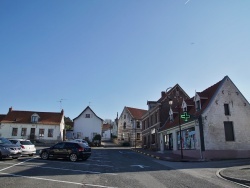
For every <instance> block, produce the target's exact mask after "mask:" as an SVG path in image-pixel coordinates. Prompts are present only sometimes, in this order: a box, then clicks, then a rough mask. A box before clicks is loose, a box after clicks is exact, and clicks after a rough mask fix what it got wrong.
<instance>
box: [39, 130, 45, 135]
mask: <svg viewBox="0 0 250 188" xmlns="http://www.w3.org/2000/svg"><path fill="white" fill-rule="evenodd" d="M39 137H44V129H39Z"/></svg>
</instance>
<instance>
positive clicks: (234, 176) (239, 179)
mask: <svg viewBox="0 0 250 188" xmlns="http://www.w3.org/2000/svg"><path fill="white" fill-rule="evenodd" d="M131 150H133V151H135V152H138V153H141V154H144V155H147V156H150V157H153V158H155V159H159V160H164V161H170V162H205V161H207V160H202V159H194V158H189V157H186V156H185V157H184V158H183V159H181V157H180V155H176V154H173V153H172V152H171V151H170V152H168V151H165V152H159V151H151V150H147V149H142V148H131ZM218 176H219V177H222V178H224V179H227V180H229V181H232V182H234V183H238V184H241V185H242V184H243V185H244V186H245V187H249V188H250V164H249V165H243V166H235V167H229V168H224V169H221V170H220V171H219V172H218Z"/></svg>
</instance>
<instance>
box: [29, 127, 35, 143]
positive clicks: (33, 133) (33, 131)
mask: <svg viewBox="0 0 250 188" xmlns="http://www.w3.org/2000/svg"><path fill="white" fill-rule="evenodd" d="M35 132H36V128H31V129H30V140H32V141H34V140H35Z"/></svg>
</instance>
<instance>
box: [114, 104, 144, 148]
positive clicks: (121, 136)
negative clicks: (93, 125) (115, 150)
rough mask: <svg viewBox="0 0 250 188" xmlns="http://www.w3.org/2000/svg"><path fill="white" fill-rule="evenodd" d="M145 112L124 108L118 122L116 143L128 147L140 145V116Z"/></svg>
mask: <svg viewBox="0 0 250 188" xmlns="http://www.w3.org/2000/svg"><path fill="white" fill-rule="evenodd" d="M146 112H147V111H146V110H143V109H138V108H131V107H126V106H125V107H124V109H123V111H122V113H121V115H120V117H119V120H118V143H120V144H124V143H127V144H129V145H130V146H134V147H136V146H141V144H142V134H141V131H142V121H141V120H142V119H141V118H142V116H143V115H144V114H145V113H146Z"/></svg>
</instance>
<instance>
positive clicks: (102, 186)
mask: <svg viewBox="0 0 250 188" xmlns="http://www.w3.org/2000/svg"><path fill="white" fill-rule="evenodd" d="M0 174H4V175H11V176H14V177H22V178H28V179H35V180H43V181H52V182H58V183H67V184H73V185H83V186H90V187H101V188H116V187H111V186H104V185H94V184H88V183H77V182H71V181H61V180H53V179H47V178H38V177H30V176H21V175H16V174H9V173H3V172H0Z"/></svg>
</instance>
